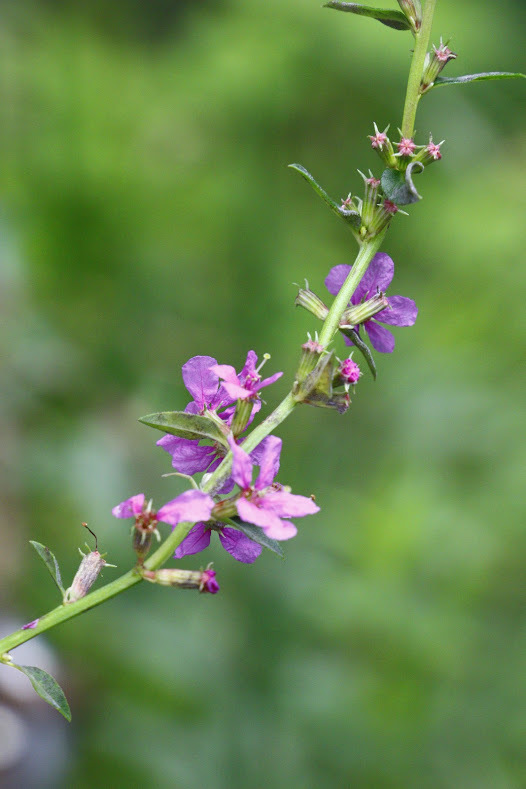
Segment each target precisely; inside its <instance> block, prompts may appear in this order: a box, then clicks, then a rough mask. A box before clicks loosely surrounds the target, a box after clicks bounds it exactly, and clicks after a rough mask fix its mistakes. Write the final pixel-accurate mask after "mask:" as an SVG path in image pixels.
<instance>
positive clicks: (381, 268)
mask: <svg viewBox="0 0 526 789" xmlns="http://www.w3.org/2000/svg"><path fill="white" fill-rule="evenodd" d="M350 270H351V266H347V265H345V264H342V265H340V266H334V268H332V269H331V270H330V272H329V274H328V276H327V278H326V279H325V286H326V288H327V290H328V291H329V293H332V295H333V296H336V294H337V293H338V292H339V291H340V288H341V287H342V285H343V283H344V282H345V280H346V278H347V275H348V274H349V271H350ZM393 274H394V263H393V261H392V260H391V258H390V257H389V255H386V254H385V252H378V253H377V254H376V255H375V256H374V258H373V259H372V261H371V262H370V264H369V268H368V269H367V271H366V272H365V274H364V275H363V277H362V279H361V280H360V284H359V285H358V287H357V288H356V290H355V292H354V294H353V295H352V297H351V301H350V303H349V306H351V305H357V304H361V303H362V302H364V301H367V300H368V299H371V298H373V297H374V296H376V295H377V293H378V292H385V291H386V290H387V288H388V287H389V285H390V284H391V280H392V279H393ZM387 301H388V302H389V307H386V308H385V309H384V310H381V312H377V313H376V315H375V316H374V318H370V319H369V320H366V321H365V322H364V324H363V326H364V327H365V331H366V332H367V334H368V335H369V338H370V340H371V343H372V345H373V348H375V349H376V350H377V351H379V352H380V353H392V351H393V350H394V346H395V339H394V337H393V335H392V334H391V332H390V331H389V330H388V329H386V328H384V327H383V326H380V324H381V323H387V324H389V325H391V326H412V325H413V324H414V322H415V321H416V316H417V315H418V309H417V306H416V304H415V302H414V301H413V300H412V299H409V298H407V297H406V296H388V297H387ZM354 328H355V329H356V330H357V331H359V329H360V326H359V325H358V326H355V327H354ZM344 340H345V343H346V344H347V345H353V343H352V341H351V340H349V339H348V338H347V337H344Z"/></svg>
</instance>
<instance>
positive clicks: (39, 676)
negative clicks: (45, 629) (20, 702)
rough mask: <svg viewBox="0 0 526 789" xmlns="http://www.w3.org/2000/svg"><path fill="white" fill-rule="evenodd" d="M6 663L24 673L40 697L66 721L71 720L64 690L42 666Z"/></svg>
mask: <svg viewBox="0 0 526 789" xmlns="http://www.w3.org/2000/svg"><path fill="white" fill-rule="evenodd" d="M7 665H9V666H12V667H13V668H16V669H18V670H19V671H21V672H22V674H25V675H26V677H28V679H29V681H30V682H31V684H32V685H33V688H34V690H35V691H36V693H38V695H39V696H40V698H41V699H44V701H45V702H47V703H48V704H50V705H51V706H52V707H54V708H55V709H56V710H57V712H60V714H61V715H63V716H64V717H65V719H66V720H67V721H69V722H71V710H70V708H69V704H68V700H67V699H66V696H65V695H64V691H63V690H62V688H61V687H60V685H59V684H58V682H57V681H56V679H53V677H52V676H51V674H48V673H47V671H44V669H42V668H37V667H36V666H17V664H16V663H8V664H7Z"/></svg>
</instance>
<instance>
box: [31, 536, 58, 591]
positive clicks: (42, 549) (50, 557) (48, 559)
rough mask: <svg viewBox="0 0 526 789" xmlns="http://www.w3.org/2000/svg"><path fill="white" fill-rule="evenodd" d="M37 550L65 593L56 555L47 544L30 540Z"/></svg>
mask: <svg viewBox="0 0 526 789" xmlns="http://www.w3.org/2000/svg"><path fill="white" fill-rule="evenodd" d="M29 542H30V543H31V545H32V546H33V548H34V549H35V551H36V552H37V553H38V555H39V556H40V558H41V559H42V561H43V562H44V564H45V565H46V567H47V569H48V570H49V572H50V573H51V577H52V578H53V580H54V581H55V583H56V585H57V586H58V588H59V589H60V591H61V592H62V595H64V587H63V586H62V578H61V577H60V569H59V566H58V562H57V560H56V559H55V556H54V554H53V553H51V551H50V550H49V548H46V546H45V545H42V544H41V543H39V542H36V541H35V540H29Z"/></svg>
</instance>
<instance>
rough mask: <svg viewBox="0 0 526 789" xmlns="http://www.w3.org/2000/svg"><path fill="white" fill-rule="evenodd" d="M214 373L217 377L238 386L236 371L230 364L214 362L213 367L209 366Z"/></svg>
mask: <svg viewBox="0 0 526 789" xmlns="http://www.w3.org/2000/svg"><path fill="white" fill-rule="evenodd" d="M210 369H211V371H212V372H213V373H214V375H217V376H218V377H219V378H222V379H223V380H224V381H229V382H230V383H233V384H238V386H239V379H238V377H237V373H236V371H235V369H234V367H232V365H231V364H214V365H213V367H211V368H210Z"/></svg>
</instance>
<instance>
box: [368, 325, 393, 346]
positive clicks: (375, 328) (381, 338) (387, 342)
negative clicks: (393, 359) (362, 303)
mask: <svg viewBox="0 0 526 789" xmlns="http://www.w3.org/2000/svg"><path fill="white" fill-rule="evenodd" d="M363 325H364V326H365V331H366V332H367V334H368V335H369V338H370V340H371V343H372V346H373V348H374V349H375V350H376V351H379V352H380V353H392V352H393V350H394V347H395V338H394V337H393V335H392V334H391V332H390V331H389V329H384V327H383V326H380V324H379V323H375V322H374V321H365V323H364V324H363Z"/></svg>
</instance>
